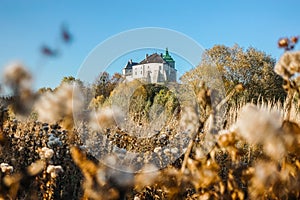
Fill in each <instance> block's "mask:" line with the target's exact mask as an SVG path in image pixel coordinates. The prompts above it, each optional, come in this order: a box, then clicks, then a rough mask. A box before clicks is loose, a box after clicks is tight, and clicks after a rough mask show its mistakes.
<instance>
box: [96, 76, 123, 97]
mask: <svg viewBox="0 0 300 200" xmlns="http://www.w3.org/2000/svg"><path fill="white" fill-rule="evenodd" d="M122 81H123V76H122V75H121V74H119V73H115V74H114V75H113V76H112V77H111V78H110V75H109V73H107V72H102V73H101V74H99V76H98V77H97V79H96V81H95V82H94V84H93V90H94V97H97V96H101V95H102V96H103V97H104V98H107V97H109V96H110V93H111V92H112V91H113V90H114V88H115V87H116V86H117V85H118V84H119V83H120V82H122Z"/></svg>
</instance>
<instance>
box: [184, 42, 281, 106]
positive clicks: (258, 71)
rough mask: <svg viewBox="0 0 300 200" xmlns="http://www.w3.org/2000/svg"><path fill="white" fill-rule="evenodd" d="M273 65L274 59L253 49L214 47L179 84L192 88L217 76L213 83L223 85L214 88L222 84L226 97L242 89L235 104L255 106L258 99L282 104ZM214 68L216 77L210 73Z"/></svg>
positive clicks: (279, 86) (277, 77)
mask: <svg viewBox="0 0 300 200" xmlns="http://www.w3.org/2000/svg"><path fill="white" fill-rule="evenodd" d="M274 65H275V59H273V58H271V57H270V56H269V55H266V53H264V52H262V51H258V50H256V49H254V48H253V47H249V48H248V49H246V50H244V49H243V48H241V47H239V46H238V45H234V46H233V47H227V46H224V45H216V46H214V47H213V48H211V49H208V50H206V51H205V53H204V54H203V57H202V60H201V63H200V65H199V66H198V67H196V68H195V69H193V70H191V71H189V72H187V73H185V74H184V75H183V76H182V78H181V80H182V81H183V82H188V83H190V84H192V85H194V87H195V86H197V85H199V84H200V82H201V81H203V80H204V81H207V80H208V81H209V80H212V79H213V78H211V77H210V76H213V75H215V76H218V74H219V75H220V76H221V77H220V79H216V80H222V82H223V83H220V82H219V83H214V84H215V88H219V86H220V85H218V84H223V85H224V88H225V93H226V94H228V93H229V92H230V91H232V89H234V88H235V86H236V85H238V84H242V85H243V87H244V91H242V92H241V93H239V94H238V95H235V96H234V99H235V101H236V100H240V99H241V98H243V99H244V100H245V101H252V100H253V101H254V102H255V101H257V100H258V99H259V98H260V97H261V98H263V99H265V100H273V99H276V100H283V99H284V97H285V92H284V90H283V88H282V79H281V77H280V76H278V75H277V74H276V73H275V72H274V70H273V68H274ZM212 66H214V67H212ZM215 68H216V69H217V70H218V71H219V73H215V72H213V71H214V70H215ZM209 85H210V84H208V86H209Z"/></svg>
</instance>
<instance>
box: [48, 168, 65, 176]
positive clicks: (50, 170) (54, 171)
mask: <svg viewBox="0 0 300 200" xmlns="http://www.w3.org/2000/svg"><path fill="white" fill-rule="evenodd" d="M46 172H47V173H48V174H50V176H51V178H56V177H57V176H58V174H59V173H62V172H64V170H63V168H62V167H61V166H60V165H56V166H55V165H49V166H48V167H47V170H46Z"/></svg>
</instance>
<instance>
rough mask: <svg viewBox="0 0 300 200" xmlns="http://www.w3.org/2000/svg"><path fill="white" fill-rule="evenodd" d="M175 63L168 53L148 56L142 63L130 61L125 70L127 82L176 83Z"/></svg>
mask: <svg viewBox="0 0 300 200" xmlns="http://www.w3.org/2000/svg"><path fill="white" fill-rule="evenodd" d="M176 72H177V70H176V69H175V61H174V60H173V58H172V57H171V56H170V55H169V52H168V49H166V53H165V54H164V55H163V54H157V53H154V54H152V55H150V56H149V55H148V54H146V58H145V59H144V60H142V61H141V62H140V63H136V62H132V60H129V61H128V63H127V65H126V66H125V67H124V68H123V75H124V76H125V77H126V80H128V81H132V80H134V79H140V80H143V81H145V82H148V83H163V82H176Z"/></svg>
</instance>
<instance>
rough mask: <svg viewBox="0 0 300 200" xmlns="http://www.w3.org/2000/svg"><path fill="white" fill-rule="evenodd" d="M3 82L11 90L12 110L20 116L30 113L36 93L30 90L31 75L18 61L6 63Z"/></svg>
mask: <svg viewBox="0 0 300 200" xmlns="http://www.w3.org/2000/svg"><path fill="white" fill-rule="evenodd" d="M3 76H4V83H5V84H6V85H7V86H8V87H10V89H11V90H12V91H13V95H14V99H13V102H12V108H13V111H14V112H15V113H16V114H18V116H19V115H20V116H21V117H22V116H26V115H28V114H30V112H31V111H32V106H33V104H34V101H35V99H36V95H35V94H34V93H33V92H32V89H31V87H32V77H31V74H30V73H29V71H28V70H27V69H26V68H25V67H24V66H23V65H22V64H20V63H13V64H11V65H8V66H7V67H6V68H5V70H4V73H3Z"/></svg>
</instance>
